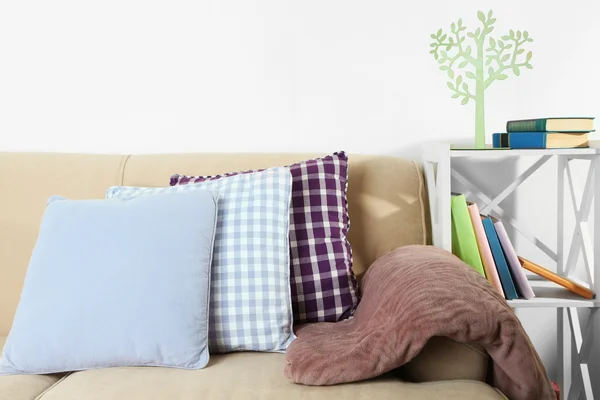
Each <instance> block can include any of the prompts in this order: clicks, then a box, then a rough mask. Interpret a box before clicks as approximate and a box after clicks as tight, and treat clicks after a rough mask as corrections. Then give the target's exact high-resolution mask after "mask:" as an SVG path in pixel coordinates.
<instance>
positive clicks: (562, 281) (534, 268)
mask: <svg viewBox="0 0 600 400" xmlns="http://www.w3.org/2000/svg"><path fill="white" fill-rule="evenodd" d="M519 262H520V264H521V265H522V266H523V268H525V269H526V270H528V271H531V272H533V273H534V274H537V275H539V276H541V277H543V278H546V279H548V280H549V281H551V282H554V283H556V284H558V285H560V286H562V287H564V288H565V289H568V290H570V291H571V292H573V293H576V294H578V295H580V296H582V297H585V298H586V299H593V298H595V297H596V295H595V294H594V292H592V291H591V290H590V289H588V288H586V287H585V286H583V285H580V284H578V283H576V282H574V281H572V280H571V279H568V278H565V277H563V276H560V275H558V274H556V273H554V272H552V271H550V270H548V269H546V268H544V267H542V266H540V265H538V264H535V263H533V262H531V261H529V260H527V259H525V258H523V257H519Z"/></svg>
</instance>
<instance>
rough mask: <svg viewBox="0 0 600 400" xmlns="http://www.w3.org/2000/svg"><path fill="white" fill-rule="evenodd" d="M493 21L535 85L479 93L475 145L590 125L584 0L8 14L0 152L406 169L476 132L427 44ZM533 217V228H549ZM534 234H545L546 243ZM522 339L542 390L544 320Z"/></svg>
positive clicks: (592, 19)
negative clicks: (564, 119) (359, 162)
mask: <svg viewBox="0 0 600 400" xmlns="http://www.w3.org/2000/svg"><path fill="white" fill-rule="evenodd" d="M489 8H493V10H494V12H495V14H496V17H497V23H496V33H504V32H507V31H508V29H511V28H513V29H526V30H528V31H529V32H530V33H531V35H532V37H533V38H534V40H535V41H534V43H532V44H531V46H530V48H531V50H532V51H533V60H532V64H533V65H534V69H533V70H532V71H529V70H527V71H524V72H523V74H522V75H521V76H520V77H512V76H511V77H510V78H509V79H508V80H506V81H503V82H496V83H494V84H493V85H492V86H491V87H490V89H489V90H488V91H487V92H486V103H487V130H488V134H491V132H494V131H501V130H503V129H504V126H505V121H506V120H507V119H513V118H524V117H531V116H545V115H591V116H599V117H600V101H599V100H598V98H599V97H598V96H599V94H600V79H599V78H598V65H599V64H598V62H599V61H600V57H599V56H598V40H599V39H600V24H598V18H599V15H600V2H598V1H597V0H571V1H569V2H568V3H565V2H563V1H546V2H543V3H541V2H533V1H528V2H524V1H519V0H505V1H503V2H497V1H495V2H493V1H490V0H485V1H484V0H478V1H476V0H464V1H460V2H448V1H441V0H436V1H421V2H404V1H398V0H371V1H357V0H320V1H316V0H304V1H291V0H287V1H286V0H272V1H267V0H254V1H249V0H230V1H216V0H195V1H192V0H186V1H183V0H171V1H149V0H145V1H142V0H118V1H116V0H104V1H95V2H91V1H76V0H71V1H67V0H54V1H42V0H36V1H31V0H20V1H9V0H5V1H3V2H2V3H1V5H0V151H3V150H19V151H21V150H29V151H68V152H127V153H144V152H188V151H189V152H202V151H209V152H212V151H215V152H216V151H241V152H246V151H251V152H253V151H322V152H330V151H334V150H339V149H344V150H347V151H349V152H361V153H387V154H397V155H404V156H409V157H418V149H419V146H420V144H421V143H423V142H424V141H436V140H445V141H455V142H456V141H463V140H468V139H470V138H472V136H473V131H474V106H473V105H472V104H470V105H467V106H461V105H459V102H458V101H457V100H453V99H451V98H450V95H451V93H450V92H449V90H448V88H447V87H446V80H445V75H444V73H443V72H441V71H439V70H438V65H437V63H435V61H434V60H433V58H432V57H431V55H429V54H428V51H429V43H430V41H431V40H430V37H429V35H430V33H432V32H435V31H437V29H438V28H440V27H444V28H445V29H447V28H448V26H449V24H450V23H451V22H453V21H455V20H456V19H458V18H459V17H463V18H464V20H465V23H466V24H467V25H468V26H472V25H474V24H476V23H478V22H477V19H476V11H477V10H480V9H481V10H484V11H487V10H488V9H489ZM494 171H497V172H498V173H499V174H500V173H502V172H503V171H504V172H505V169H504V168H503V167H497V168H496V169H495V170H494ZM516 171H517V170H516V169H515V168H511V169H510V173H509V174H514V173H516ZM532 184H533V186H532V187H533V189H529V190H533V193H534V194H538V195H540V196H542V195H544V193H546V194H547V195H548V196H549V198H552V196H553V194H552V191H551V188H548V185H546V182H545V180H544V179H542V180H541V181H540V180H538V181H534V182H533V183H532ZM544 191H546V192H544ZM543 203H544V205H543V206H542V208H537V209H536V210H534V211H535V212H540V210H541V212H542V214H544V213H545V214H546V215H552V213H553V212H554V210H555V208H553V207H554V206H552V205H551V204H546V203H547V202H543ZM530 204H531V203H530ZM515 207H516V206H515ZM543 207H546V209H544V208H543ZM517 208H519V207H517ZM519 211H520V212H521V214H522V215H524V214H526V213H527V212H528V211H527V210H525V209H520V208H519V209H517V210H516V212H517V213H519ZM536 220H537V222H538V223H540V224H541V227H540V230H539V231H540V232H544V233H542V234H546V232H552V230H553V229H554V227H555V223H554V222H548V220H547V219H546V218H545V217H543V216H541V217H539V218H536ZM523 321H524V324H525V325H526V326H527V327H528V330H529V331H530V332H531V333H532V337H533V339H534V342H535V343H536V345H537V346H538V347H539V349H540V353H542V356H543V358H544V361H546V364H547V366H548V369H549V371H550V373H551V374H552V375H553V376H554V375H555V370H556V365H555V356H554V354H553V350H554V344H553V340H554V339H555V336H554V335H555V334H554V332H553V327H554V325H553V319H552V315H546V316H544V315H542V316H541V317H538V316H537V315H536V314H528V315H526V318H525V317H523ZM599 390H600V388H599Z"/></svg>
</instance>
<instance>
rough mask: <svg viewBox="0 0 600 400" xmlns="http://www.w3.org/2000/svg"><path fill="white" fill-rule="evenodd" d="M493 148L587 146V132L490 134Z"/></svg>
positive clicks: (564, 147) (566, 147)
mask: <svg viewBox="0 0 600 400" xmlns="http://www.w3.org/2000/svg"><path fill="white" fill-rule="evenodd" d="M492 145H493V147H494V148H511V149H570V148H578V147H589V137H588V133H564V132H509V133H494V134H492Z"/></svg>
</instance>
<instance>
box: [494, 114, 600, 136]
mask: <svg viewBox="0 0 600 400" xmlns="http://www.w3.org/2000/svg"><path fill="white" fill-rule="evenodd" d="M593 131H594V118H593V117H555V118H537V119H521V120H515V121H508V122H507V123H506V132H562V133H567V132H571V133H578V132H593Z"/></svg>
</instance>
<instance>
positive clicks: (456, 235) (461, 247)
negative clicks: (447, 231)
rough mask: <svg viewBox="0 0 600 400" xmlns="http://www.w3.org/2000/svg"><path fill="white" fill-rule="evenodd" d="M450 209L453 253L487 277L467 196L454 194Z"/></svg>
mask: <svg viewBox="0 0 600 400" xmlns="http://www.w3.org/2000/svg"><path fill="white" fill-rule="evenodd" d="M450 208H451V215H452V253H454V254H455V255H456V256H458V258H460V259H461V260H463V261H464V262H465V263H467V264H469V265H470V266H471V267H473V268H474V269H475V271H477V272H479V273H480V274H481V275H482V276H484V277H485V273H484V271H483V264H482V263H481V257H480V255H479V250H478V248H477V241H476V239H475V232H474V231H473V224H472V223H471V217H470V216H469V210H468V209H467V201H466V199H465V196H464V195H463V194H458V193H453V194H452V202H451V207H450Z"/></svg>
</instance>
